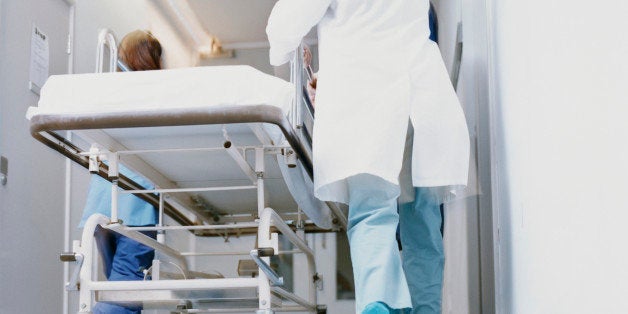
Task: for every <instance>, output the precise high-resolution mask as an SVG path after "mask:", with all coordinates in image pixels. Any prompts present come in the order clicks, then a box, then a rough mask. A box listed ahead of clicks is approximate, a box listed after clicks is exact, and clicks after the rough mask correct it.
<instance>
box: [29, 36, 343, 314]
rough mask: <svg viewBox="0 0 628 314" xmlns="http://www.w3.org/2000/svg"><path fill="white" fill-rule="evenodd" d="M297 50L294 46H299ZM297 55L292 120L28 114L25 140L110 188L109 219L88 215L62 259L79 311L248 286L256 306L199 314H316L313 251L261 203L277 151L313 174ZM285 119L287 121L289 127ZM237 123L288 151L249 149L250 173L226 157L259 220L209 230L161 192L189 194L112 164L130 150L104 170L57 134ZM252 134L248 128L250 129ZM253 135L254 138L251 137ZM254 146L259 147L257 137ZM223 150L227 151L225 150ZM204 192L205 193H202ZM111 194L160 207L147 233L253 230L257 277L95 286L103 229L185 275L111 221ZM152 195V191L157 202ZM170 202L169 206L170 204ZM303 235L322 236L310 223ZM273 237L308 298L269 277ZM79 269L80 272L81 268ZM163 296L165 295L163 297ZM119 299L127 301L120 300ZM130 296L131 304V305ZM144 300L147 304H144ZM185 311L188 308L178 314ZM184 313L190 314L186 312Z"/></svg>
mask: <svg viewBox="0 0 628 314" xmlns="http://www.w3.org/2000/svg"><path fill="white" fill-rule="evenodd" d="M300 49H301V48H300ZM301 59H302V53H296V54H295V59H294V60H293V62H292V65H291V68H292V74H291V76H292V79H291V80H292V81H293V83H295V100H294V101H293V107H292V111H291V115H290V117H289V118H286V117H285V116H284V114H283V112H282V111H281V110H280V109H279V108H277V107H274V106H270V105H265V104H261V105H256V106H228V107H212V108H203V109H187V110H186V111H185V112H181V113H180V114H178V115H177V116H176V117H174V118H173V116H172V115H170V114H168V112H167V111H163V110H152V111H146V112H143V113H141V114H137V112H136V113H135V114H134V115H129V114H127V113H124V112H120V113H108V114H101V115H99V116H93V115H89V114H62V115H48V114H41V115H35V116H34V117H33V118H32V119H31V134H32V136H33V137H34V138H36V139H37V140H39V141H41V142H42V143H44V144H46V145H47V146H49V147H51V148H53V149H55V150H57V151H58V152H60V153H61V154H63V155H65V156H66V157H68V158H69V159H71V160H73V161H75V162H77V163H78V164H80V165H82V166H83V167H85V168H89V169H90V170H92V171H94V172H95V173H98V175H100V176H101V177H103V178H106V179H107V180H110V181H111V182H112V186H113V188H112V200H114V201H112V215H111V220H109V219H108V218H106V217H104V216H92V217H91V218H90V219H89V220H88V223H87V224H86V226H85V229H84V232H83V240H82V244H81V245H80V246H79V245H75V247H74V252H73V254H71V255H66V256H64V258H65V259H66V260H67V261H74V262H76V263H77V265H78V266H79V267H77V269H80V272H76V273H75V275H74V276H73V279H72V280H71V281H70V282H69V283H68V288H70V289H71V288H76V287H77V283H80V311H79V312H84V313H89V312H90V310H91V307H92V305H93V302H94V301H98V300H101V301H111V302H113V301H121V302H143V300H147V299H150V298H154V299H155V300H157V299H160V298H162V299H164V300H173V299H174V300H187V299H189V298H190V297H189V294H188V295H184V296H182V295H180V294H177V292H181V291H215V290H221V291H222V290H233V289H238V288H251V289H256V290H257V294H258V297H257V304H256V305H257V306H253V307H251V306H249V307H245V308H239V309H233V308H231V309H210V310H206V311H203V312H238V311H239V312H242V311H257V313H274V310H281V311H284V310H290V311H308V312H323V311H324V309H323V308H321V307H319V306H318V305H317V303H316V284H317V281H318V280H320V278H319V277H318V275H317V273H316V266H315V264H314V253H313V252H312V250H311V249H310V248H309V247H308V246H307V243H306V242H305V241H304V240H303V237H302V236H299V235H298V234H297V233H296V232H295V231H294V230H293V229H295V228H299V229H301V230H304V231H307V230H305V229H304V228H302V227H303V226H302V224H301V221H300V219H299V221H298V222H297V224H296V226H289V225H288V224H287V223H286V222H285V221H284V218H282V217H281V216H280V215H279V214H277V213H276V212H275V211H274V210H273V209H272V208H268V207H265V206H264V204H265V201H264V197H265V196H264V169H265V165H264V154H265V153H267V152H270V153H274V154H277V149H278V148H283V149H286V150H290V151H292V152H293V153H294V154H296V156H297V158H298V162H299V163H301V164H302V165H303V167H304V168H305V170H306V171H307V173H308V174H309V175H310V177H311V176H312V162H311V158H310V155H309V153H308V151H307V149H306V147H305V144H304V143H303V139H304V138H305V137H306V136H307V135H305V134H304V133H303V129H304V126H303V125H304V123H303V122H302V119H303V118H302V116H303V112H302V109H301V108H303V106H304V105H305V104H304V100H303V97H304V95H303V84H302V78H303V73H302V71H303V70H302V69H303V67H302V60H301ZM289 119H290V120H291V121H289ZM236 123H237V124H241V123H269V124H273V125H275V126H277V127H278V128H279V129H280V130H281V132H282V133H283V135H284V137H285V140H286V141H287V143H289V147H281V145H279V147H274V148H273V147H270V148H269V147H264V145H262V146H261V147H256V148H254V150H255V167H254V168H255V169H251V168H250V167H247V164H248V163H247V162H246V160H244V158H243V157H242V156H241V154H237V153H236V154H233V155H232V157H233V158H234V160H235V161H236V162H237V163H238V164H239V165H240V167H241V169H242V170H243V171H244V172H245V173H247V174H248V175H249V177H250V178H251V180H252V181H254V182H253V183H254V185H253V186H252V187H249V188H254V189H256V190H257V203H258V208H257V215H258V217H259V220H258V221H255V222H250V223H239V224H234V223H233V222H231V223H227V224H222V225H216V224H212V222H211V217H207V216H206V215H205V214H204V213H201V212H198V211H194V210H193V209H192V210H191V211H192V214H193V216H195V217H196V220H197V221H201V222H203V223H204V224H201V225H198V224H195V222H194V221H193V220H192V219H190V218H189V215H186V214H185V213H183V212H181V211H180V210H179V208H181V203H185V201H183V202H177V201H178V200H176V199H173V200H166V199H165V198H164V197H163V195H164V193H177V192H181V191H182V192H186V191H187V190H190V189H178V190H179V191H177V189H176V187H173V186H160V188H156V189H151V190H144V189H143V188H142V187H141V186H140V185H138V184H137V183H136V182H133V181H132V180H130V179H129V178H127V177H125V176H124V175H122V174H120V173H119V172H118V159H119V157H120V154H127V155H132V154H134V153H137V152H134V151H108V152H106V154H108V156H109V158H108V159H109V165H108V166H107V165H105V164H102V163H100V164H98V163H97V162H96V159H97V156H98V155H99V154H102V153H103V152H99V151H96V152H85V151H84V150H81V149H80V148H79V147H78V146H76V145H74V144H73V143H72V141H71V140H69V139H67V138H66V137H64V136H62V135H60V134H59V133H58V131H64V130H93V129H109V128H138V127H166V126H181V125H206V124H223V125H224V124H236ZM254 133H255V130H254ZM256 135H257V133H256ZM258 138H260V141H262V143H264V141H263V140H262V139H261V136H258ZM224 149H225V150H228V149H229V147H227V145H225V147H224ZM116 187H120V188H122V189H124V190H126V191H124V192H118V189H117V188H116ZM205 189H211V188H205ZM118 193H136V195H137V196H139V197H142V198H143V199H145V200H146V201H148V202H150V203H152V204H153V205H155V206H156V207H158V208H159V211H160V223H159V224H158V225H157V226H156V227H154V228H153V230H168V229H169V228H174V227H176V228H177V229H186V230H191V231H193V230H209V231H211V230H222V231H229V230H234V229H242V228H248V230H249V231H252V230H255V233H256V234H257V236H258V249H255V250H253V251H251V256H252V257H253V259H254V260H255V261H256V262H257V264H258V266H259V271H258V273H259V277H257V278H225V279H188V280H152V281H136V282H131V281H125V282H103V281H97V280H94V273H93V272H92V267H91V265H92V263H93V262H94V261H95V258H94V248H93V243H94V241H93V233H94V230H95V228H96V227H97V226H101V227H102V228H105V229H108V230H110V231H113V232H117V233H120V234H122V235H125V236H127V237H129V238H132V239H135V240H137V241H138V242H140V243H143V244H145V245H148V246H150V247H153V248H155V249H156V250H157V251H159V252H161V253H162V254H164V255H165V256H168V257H170V258H172V259H174V260H176V261H178V262H179V263H180V265H181V267H182V271H183V273H184V274H188V273H189V271H188V269H187V265H186V260H185V257H184V256H183V255H182V254H181V252H178V251H177V250H174V249H172V248H170V247H168V246H166V245H164V244H163V242H164V239H163V237H162V238H160V237H158V238H157V240H154V239H152V238H149V237H147V236H144V235H143V234H141V233H139V232H138V230H139V229H138V228H130V227H125V226H123V225H121V224H120V222H119V221H118V215H117V214H118V208H117V201H115V200H116V199H117V195H118ZM154 193H159V196H157V195H155V194H154ZM172 201H173V202H172ZM329 207H330V209H331V210H332V212H333V213H334V215H335V217H336V218H335V221H334V222H335V223H336V227H334V229H335V230H336V231H337V230H342V229H346V217H345V216H344V214H343V213H342V211H341V210H340V209H339V208H338V207H336V206H335V205H334V204H329ZM163 214H168V215H170V216H171V217H172V218H173V219H174V220H176V221H177V222H179V223H180V224H181V225H182V226H173V227H168V226H163V223H162V216H163ZM309 227H310V229H309V230H310V231H323V230H320V229H318V228H316V227H315V226H313V225H311V226H309ZM277 232H280V233H282V234H283V235H284V236H285V237H286V238H287V239H289V241H290V242H291V243H292V244H293V245H295V246H296V248H298V250H295V252H293V254H296V253H303V254H305V256H306V257H307V277H306V280H307V281H308V282H309V285H308V293H307V298H302V297H300V296H297V295H295V294H294V293H291V292H288V291H286V290H284V289H282V288H281V287H279V286H280V285H281V280H280V278H279V277H278V275H277V274H276V273H274V271H273V270H272V269H271V268H270V267H269V259H270V257H269V256H271V255H276V254H278V253H279V251H278V238H277ZM83 264H85V265H84V266H83V267H80V266H81V265H83ZM129 291H136V292H137V293H135V294H129V293H128V292H129ZM164 292H167V293H165V294H164ZM274 296H278V297H280V298H283V299H287V300H289V301H292V303H291V304H289V305H287V306H282V302H281V301H280V300H278V299H277V298H276V297H274ZM125 298H126V299H125ZM134 298H135V299H134ZM149 301H151V300H149ZM185 311H187V310H185ZM187 312H190V311H187Z"/></svg>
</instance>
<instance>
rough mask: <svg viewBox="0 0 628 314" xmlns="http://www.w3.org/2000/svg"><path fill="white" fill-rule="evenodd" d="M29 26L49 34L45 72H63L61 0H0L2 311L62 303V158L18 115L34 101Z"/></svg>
mask: <svg viewBox="0 0 628 314" xmlns="http://www.w3.org/2000/svg"><path fill="white" fill-rule="evenodd" d="M33 24H35V25H37V26H38V27H39V28H40V29H41V30H42V31H43V32H44V33H45V34H46V35H48V37H49V43H50V73H51V74H59V73H64V72H65V71H66V69H67V55H66V40H67V34H68V6H67V4H66V3H65V2H63V1H52V0H48V1H36V0H19V1H18V0H4V1H3V2H2V3H1V7H0V56H1V57H0V119H1V120H0V152H2V155H3V156H5V157H7V158H8V159H9V175H10V176H9V181H8V184H7V185H6V186H0V265H1V268H0V283H1V285H2V289H1V291H2V293H0V313H59V312H61V308H62V297H61V295H62V290H61V286H62V264H61V263H60V262H59V260H58V253H59V252H60V251H61V250H62V248H63V195H64V187H63V182H64V163H63V159H62V158H61V157H60V156H59V155H58V154H57V153H54V152H53V151H52V150H50V149H49V148H47V147H44V145H42V144H40V143H39V142H36V141H35V140H34V139H32V138H31V136H30V134H29V130H28V129H29V128H28V126H29V124H28V121H27V120H26V118H25V117H24V115H25V112H26V109H27V108H28V106H33V105H36V104H37V101H38V97H37V96H36V95H35V94H33V93H32V92H30V91H29V90H28V75H29V57H30V35H31V29H32V25H33Z"/></svg>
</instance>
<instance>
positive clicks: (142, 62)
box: [79, 30, 162, 314]
mask: <svg viewBox="0 0 628 314" xmlns="http://www.w3.org/2000/svg"><path fill="white" fill-rule="evenodd" d="M161 53H162V49H161V44H160V43H159V41H158V40H157V39H156V38H155V37H154V36H153V35H152V34H151V33H150V32H147V31H143V30H137V31H133V32H131V33H129V34H127V35H126V36H125V37H124V38H123V39H122V42H121V43H120V45H119V48H118V58H119V60H120V61H122V63H123V64H124V66H125V67H126V68H127V69H128V70H131V71H145V70H159V69H161ZM119 170H120V173H122V174H123V175H125V176H126V177H128V178H129V179H131V180H133V181H135V182H137V183H138V184H139V185H141V186H142V187H144V188H145V189H152V188H153V185H152V183H150V182H149V181H147V180H146V179H145V178H143V177H141V176H139V175H137V174H136V173H134V172H132V171H131V170H129V169H127V168H126V167H124V166H123V165H119ZM118 207H119V208H120V209H121V210H120V211H119V213H118V218H119V219H120V220H121V223H124V224H125V225H126V226H154V225H155V224H156V223H157V221H158V217H157V210H156V209H155V207H154V206H153V205H151V204H149V203H147V202H145V201H144V200H142V199H140V198H139V197H137V196H135V195H132V194H120V195H119V196H118ZM93 214H102V215H105V216H107V217H111V183H110V182H109V181H107V180H105V179H103V178H101V177H100V176H98V175H95V174H94V175H92V178H91V181H90V184H89V192H88V194H87V202H86V204H85V209H84V210H83V217H82V219H81V223H80V224H79V228H82V227H83V226H84V224H85V222H86V221H87V219H88V218H89V217H90V216H92V215H93ZM143 233H144V234H146V235H147V236H149V237H152V238H155V237H156V232H154V231H148V232H143ZM94 237H95V239H96V244H97V245H98V251H99V252H100V255H101V258H102V261H103V270H104V272H105V276H106V277H107V280H110V281H122V280H143V279H144V276H145V275H144V270H146V269H148V268H149V267H150V266H151V264H152V261H153V259H154V256H155V251H154V250H153V249H152V248H150V247H148V246H145V245H143V244H140V243H139V242H136V241H135V240H132V239H129V238H127V237H124V236H122V235H120V234H118V233H115V232H111V231H108V230H106V229H103V228H100V227H99V228H97V229H96V232H95V234H94ZM92 311H93V313H94V314H140V313H141V312H142V307H141V306H130V305H129V306H121V305H117V304H109V303H101V302H99V303H96V304H95V305H94V307H93V308H92Z"/></svg>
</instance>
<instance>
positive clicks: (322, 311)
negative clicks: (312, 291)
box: [316, 305, 327, 314]
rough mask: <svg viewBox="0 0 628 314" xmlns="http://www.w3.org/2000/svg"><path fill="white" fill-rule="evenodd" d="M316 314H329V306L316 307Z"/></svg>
mask: <svg viewBox="0 0 628 314" xmlns="http://www.w3.org/2000/svg"><path fill="white" fill-rule="evenodd" d="M316 314H327V306H326V305H317V306H316Z"/></svg>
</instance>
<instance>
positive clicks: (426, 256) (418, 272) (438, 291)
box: [399, 188, 445, 314]
mask: <svg viewBox="0 0 628 314" xmlns="http://www.w3.org/2000/svg"><path fill="white" fill-rule="evenodd" d="M399 216H400V229H401V246H402V247H403V250H402V253H401V254H402V258H403V269H404V271H405V274H406V279H407V280H408V287H409V288H410V295H411V296H412V314H440V313H441V300H442V288H443V268H444V265H445V253H444V250H443V236H442V233H441V226H442V215H441V210H440V201H438V200H437V197H436V196H435V195H434V194H433V193H431V192H430V190H429V189H426V188H415V200H414V202H413V203H406V204H401V205H400V208H399Z"/></svg>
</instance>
